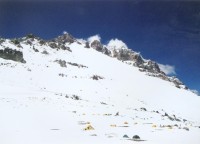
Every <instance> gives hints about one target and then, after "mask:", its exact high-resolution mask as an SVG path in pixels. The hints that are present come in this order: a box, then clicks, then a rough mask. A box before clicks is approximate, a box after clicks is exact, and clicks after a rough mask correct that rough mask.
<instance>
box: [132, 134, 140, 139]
mask: <svg viewBox="0 0 200 144" xmlns="http://www.w3.org/2000/svg"><path fill="white" fill-rule="evenodd" d="M132 138H133V140H140V137H139V136H138V135H134V136H133V137H132Z"/></svg>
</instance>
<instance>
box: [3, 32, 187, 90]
mask: <svg viewBox="0 0 200 144" xmlns="http://www.w3.org/2000/svg"><path fill="white" fill-rule="evenodd" d="M5 42H8V43H10V45H14V49H13V48H9V47H6V48H4V49H0V58H3V59H9V60H13V61H17V62H22V63H26V61H25V60H24V58H23V53H22V52H21V50H20V49H22V46H21V44H22V43H23V44H27V45H30V47H32V48H33V50H34V51H35V52H39V50H37V49H35V47H34V45H35V44H39V45H41V46H49V47H51V48H52V49H57V50H59V49H62V50H67V51H69V52H71V51H72V50H71V49H70V47H68V46H66V44H71V43H74V42H76V43H78V44H80V45H84V47H85V48H93V49H95V50H97V51H98V52H101V53H103V54H105V55H107V56H110V57H113V58H117V59H118V60H120V61H122V62H124V63H126V64H129V65H132V66H135V67H138V68H139V71H141V72H145V73H146V75H148V76H153V77H158V78H161V79H163V80H166V81H169V82H172V83H173V84H174V85H175V86H176V87H177V88H183V89H188V88H187V86H185V85H184V84H183V82H181V81H180V80H179V79H178V78H177V77H175V76H167V75H166V74H165V73H164V72H163V71H161V70H160V68H159V65H158V64H157V63H156V62H155V61H152V60H146V59H144V58H143V57H142V55H141V54H140V53H138V52H135V51H133V50H132V49H129V48H124V47H122V48H118V49H116V48H108V47H107V46H106V45H103V44H102V43H101V42H100V41H99V40H94V41H92V42H88V41H79V40H78V39H76V38H74V37H73V36H72V35H71V34H69V33H64V34H63V35H61V36H58V37H57V38H54V39H52V40H44V39H41V38H39V37H37V36H35V35H33V34H28V35H27V36H25V37H23V38H17V39H11V40H9V39H3V38H0V46H2V47H4V43H5ZM42 53H43V54H48V52H47V51H43V52H42Z"/></svg>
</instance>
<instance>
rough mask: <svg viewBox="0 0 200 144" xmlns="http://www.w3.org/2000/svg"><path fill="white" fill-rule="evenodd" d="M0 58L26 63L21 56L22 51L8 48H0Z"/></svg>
mask: <svg viewBox="0 0 200 144" xmlns="http://www.w3.org/2000/svg"><path fill="white" fill-rule="evenodd" d="M0 58H3V59H7V60H13V61H17V62H21V63H26V61H25V60H24V58H23V53H22V52H21V51H17V50H13V49H10V48H5V49H4V50H0Z"/></svg>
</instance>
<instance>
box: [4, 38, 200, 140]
mask: <svg viewBox="0 0 200 144" xmlns="http://www.w3.org/2000/svg"><path fill="white" fill-rule="evenodd" d="M24 39H25V38H24ZM31 43H32V44H28V43H27V41H25V40H24V41H22V42H20V46H19V45H18V46H17V45H16V44H15V45H14V44H13V43H12V42H10V41H9V40H6V41H5V42H3V43H1V45H0V49H2V50H3V49H5V48H6V47H8V48H10V49H16V50H18V51H21V52H23V59H24V60H25V61H26V63H20V62H15V61H13V60H9V59H2V58H0V116H1V119H0V128H1V129H0V143H2V144H27V143H29V144H65V143H73V144H76V143H77V144H79V143H85V144H88V143H101V144H102V143H103V144H107V143H119V144H121V143H127V144H128V143H134V142H133V140H134V139H132V136H133V135H139V136H140V140H141V141H140V143H147V144H152V143H158V144H159V143H166V144H169V143H170V144H172V143H181V144H184V143H185V144H188V143H194V144H195V143H196V144H199V142H200V137H199V135H200V128H199V126H200V115H199V114H198V110H199V108H200V97H198V96H196V95H195V94H194V93H192V92H190V91H188V90H185V89H178V88H177V87H175V86H174V84H173V83H172V82H169V81H164V80H162V79H159V78H157V77H150V76H148V75H146V74H145V73H143V72H141V71H140V70H139V68H138V67H133V66H131V65H127V64H125V63H123V62H122V61H119V60H117V59H115V58H111V57H109V56H107V55H104V54H102V53H100V52H98V51H96V50H94V49H92V48H89V49H88V48H85V42H78V41H76V40H75V39H70V42H66V43H65V44H64V46H65V49H56V48H51V47H50V46H49V45H48V44H43V45H41V44H40V40H39V39H33V40H32V41H31ZM17 60H18V59H17ZM88 126H91V127H90V128H92V129H91V130H90V129H89V130H87V129H85V128H87V127H88ZM88 128H89V127H88ZM124 135H128V136H129V138H123V136H124ZM137 140H138V139H137Z"/></svg>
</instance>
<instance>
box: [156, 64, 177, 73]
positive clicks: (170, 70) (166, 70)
mask: <svg viewBox="0 0 200 144" xmlns="http://www.w3.org/2000/svg"><path fill="white" fill-rule="evenodd" d="M158 65H159V68H160V69H161V71H163V72H164V73H165V74H167V75H176V71H175V66H171V65H163V64H158Z"/></svg>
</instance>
